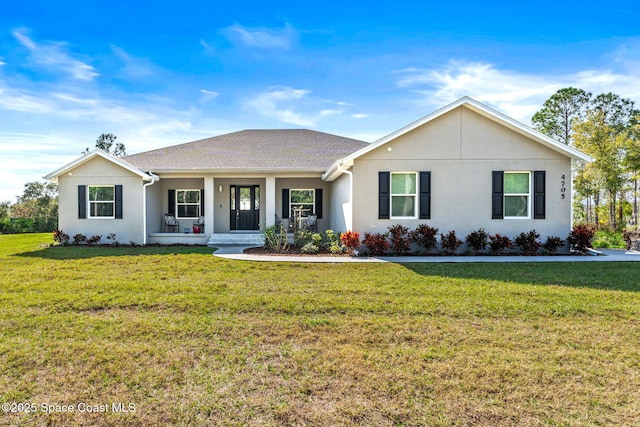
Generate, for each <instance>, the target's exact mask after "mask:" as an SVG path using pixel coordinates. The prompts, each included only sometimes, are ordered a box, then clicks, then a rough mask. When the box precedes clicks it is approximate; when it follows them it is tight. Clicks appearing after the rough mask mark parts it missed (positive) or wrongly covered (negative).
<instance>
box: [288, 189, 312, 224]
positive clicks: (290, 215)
mask: <svg viewBox="0 0 640 427" xmlns="http://www.w3.org/2000/svg"><path fill="white" fill-rule="evenodd" d="M294 191H311V193H312V194H313V201H312V202H311V203H297V202H296V203H294V202H292V201H291V197H292V195H293V192H294ZM309 204H310V205H311V206H312V208H311V212H310V213H309V214H308V215H315V214H316V189H315V188H290V189H289V217H290V218H293V207H294V206H298V205H309Z"/></svg>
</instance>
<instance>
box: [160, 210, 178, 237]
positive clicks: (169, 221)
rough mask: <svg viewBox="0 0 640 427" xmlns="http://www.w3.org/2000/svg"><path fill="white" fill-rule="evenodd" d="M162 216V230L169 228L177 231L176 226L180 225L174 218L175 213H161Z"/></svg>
mask: <svg viewBox="0 0 640 427" xmlns="http://www.w3.org/2000/svg"><path fill="white" fill-rule="evenodd" d="M162 217H163V223H162V232H163V233H165V232H166V231H167V230H170V232H171V231H177V229H178V226H179V225H180V223H179V222H178V220H177V219H176V217H175V215H173V214H164V215H162ZM172 227H173V228H172Z"/></svg>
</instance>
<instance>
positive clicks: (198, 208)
mask: <svg viewBox="0 0 640 427" xmlns="http://www.w3.org/2000/svg"><path fill="white" fill-rule="evenodd" d="M181 191H194V192H196V193H197V194H198V201H197V202H190V203H185V202H182V203H180V202H178V193H179V192H181ZM200 197H201V193H200V189H199V188H178V189H176V207H175V210H176V212H175V216H176V219H194V218H200V216H201V215H200V206H201V203H200ZM179 206H197V211H196V212H197V213H198V214H197V215H196V216H180V215H179V212H180V209H178V207H179Z"/></svg>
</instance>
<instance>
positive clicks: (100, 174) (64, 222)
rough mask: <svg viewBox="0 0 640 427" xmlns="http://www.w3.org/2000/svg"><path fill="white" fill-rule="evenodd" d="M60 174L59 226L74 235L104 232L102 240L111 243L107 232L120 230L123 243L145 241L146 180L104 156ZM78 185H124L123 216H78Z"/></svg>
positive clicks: (119, 239) (118, 234) (117, 235)
mask: <svg viewBox="0 0 640 427" xmlns="http://www.w3.org/2000/svg"><path fill="white" fill-rule="evenodd" d="M70 173H71V174H68V173H67V174H64V175H61V176H59V177H58V184H59V189H58V193H59V199H58V202H59V221H58V222H59V225H58V226H59V228H60V229H61V230H63V231H64V232H65V233H67V234H68V235H69V236H71V237H73V236H74V235H75V234H79V233H80V234H84V235H86V236H87V237H91V236H93V235H97V234H99V235H102V240H101V243H109V241H108V240H107V238H106V237H107V235H108V234H109V233H116V239H117V240H118V241H119V242H122V243H129V242H135V243H142V242H143V241H144V236H143V234H144V231H143V227H144V226H143V221H142V217H143V215H142V185H143V183H144V182H143V180H142V178H140V177H139V176H137V175H135V174H132V173H131V172H129V171H127V170H126V169H123V168H121V167H120V166H117V165H115V164H113V163H112V162H110V161H108V160H105V159H103V158H101V157H94V158H93V159H91V160H89V161H87V162H86V163H84V164H82V165H80V166H78V167H76V168H75V169H73V170H72V171H71V172H70ZM78 185H122V193H123V194H122V198H123V205H122V209H123V212H122V219H102V218H100V219H90V218H87V219H78Z"/></svg>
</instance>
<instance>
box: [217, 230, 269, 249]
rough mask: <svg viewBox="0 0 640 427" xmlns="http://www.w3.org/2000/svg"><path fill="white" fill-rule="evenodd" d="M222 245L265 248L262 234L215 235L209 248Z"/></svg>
mask: <svg viewBox="0 0 640 427" xmlns="http://www.w3.org/2000/svg"><path fill="white" fill-rule="evenodd" d="M220 245H247V246H263V245H264V234H262V233H213V234H212V235H211V237H210V238H209V243H207V246H209V247H210V248H212V247H217V246H220Z"/></svg>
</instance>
